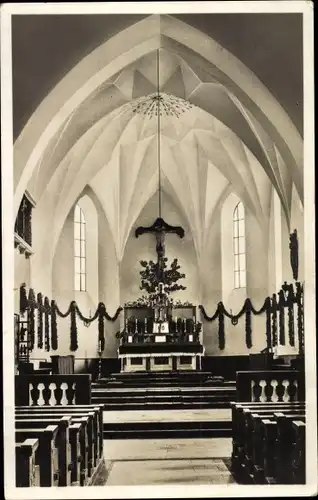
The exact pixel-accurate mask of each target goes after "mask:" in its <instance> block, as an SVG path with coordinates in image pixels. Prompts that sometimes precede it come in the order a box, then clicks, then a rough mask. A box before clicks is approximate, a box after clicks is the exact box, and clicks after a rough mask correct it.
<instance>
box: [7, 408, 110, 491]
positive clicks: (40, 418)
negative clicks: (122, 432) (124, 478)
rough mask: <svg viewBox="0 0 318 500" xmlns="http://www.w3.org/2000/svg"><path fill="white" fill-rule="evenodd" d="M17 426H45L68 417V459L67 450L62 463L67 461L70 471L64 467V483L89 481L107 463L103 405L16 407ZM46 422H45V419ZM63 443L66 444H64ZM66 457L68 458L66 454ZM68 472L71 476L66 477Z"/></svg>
mask: <svg viewBox="0 0 318 500" xmlns="http://www.w3.org/2000/svg"><path fill="white" fill-rule="evenodd" d="M15 415H16V427H17V428H19V429H22V428H26V427H27V426H29V427H31V426H32V427H34V426H36V427H39V428H40V427H43V425H44V424H45V425H46V424H47V423H51V424H59V423H60V421H61V420H65V419H68V422H69V425H68V432H67V435H66V436H65V439H64V443H67V445H66V444H64V448H65V446H67V449H68V453H69V455H68V457H69V458H68V459H67V458H66V457H65V455H64V452H63V451H61V450H60V451H59V453H60V455H61V459H60V460H61V463H62V464H64V462H65V461H67V464H68V466H67V471H66V470H65V469H66V468H65V466H64V467H63V468H62V470H63V472H62V477H61V479H60V481H59V483H60V484H59V485H60V486H64V485H65V486H67V485H81V486H85V485H89V484H92V482H93V479H94V475H95V473H96V472H97V469H99V466H100V465H101V463H103V461H104V458H103V405H81V406H80V407H78V406H65V407H61V406H53V407H51V406H31V407H16V410H15ZM43 422H44V423H43ZM62 447H63V445H62ZM63 457H64V458H63ZM66 474H67V480H64V479H62V478H64V477H65V475H66Z"/></svg>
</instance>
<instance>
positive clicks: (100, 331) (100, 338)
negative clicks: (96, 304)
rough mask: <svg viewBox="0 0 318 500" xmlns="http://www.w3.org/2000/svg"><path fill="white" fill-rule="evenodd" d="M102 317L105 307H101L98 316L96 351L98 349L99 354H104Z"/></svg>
mask: <svg viewBox="0 0 318 500" xmlns="http://www.w3.org/2000/svg"><path fill="white" fill-rule="evenodd" d="M104 317H105V306H104V305H101V306H100V308H99V315H98V349H100V351H101V352H104V349H105V332H104Z"/></svg>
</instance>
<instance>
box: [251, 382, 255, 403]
mask: <svg viewBox="0 0 318 500" xmlns="http://www.w3.org/2000/svg"><path fill="white" fill-rule="evenodd" d="M254 389H255V382H254V380H251V400H252V402H254V401H255V394H254Z"/></svg>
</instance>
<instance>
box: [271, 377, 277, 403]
mask: <svg viewBox="0 0 318 500" xmlns="http://www.w3.org/2000/svg"><path fill="white" fill-rule="evenodd" d="M277 385H278V382H277V380H272V381H271V386H272V388H273V393H272V398H271V401H272V402H273V403H277V401H278V396H277V392H276V388H277Z"/></svg>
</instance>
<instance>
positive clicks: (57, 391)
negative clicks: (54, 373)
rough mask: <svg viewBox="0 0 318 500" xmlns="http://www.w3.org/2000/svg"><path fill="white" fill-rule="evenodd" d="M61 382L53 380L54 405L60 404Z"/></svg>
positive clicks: (61, 394)
mask: <svg viewBox="0 0 318 500" xmlns="http://www.w3.org/2000/svg"><path fill="white" fill-rule="evenodd" d="M61 385H62V384H61V382H60V381H56V382H55V390H54V396H55V400H56V405H61V404H62V402H61V401H62V397H63V390H62V388H61Z"/></svg>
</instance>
